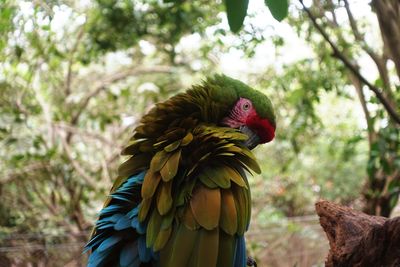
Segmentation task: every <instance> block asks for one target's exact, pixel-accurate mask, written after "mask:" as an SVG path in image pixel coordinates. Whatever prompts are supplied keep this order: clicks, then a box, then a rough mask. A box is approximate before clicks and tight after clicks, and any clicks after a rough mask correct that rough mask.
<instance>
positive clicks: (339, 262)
mask: <svg viewBox="0 0 400 267" xmlns="http://www.w3.org/2000/svg"><path fill="white" fill-rule="evenodd" d="M315 208H316V211H317V213H318V216H319V217H320V224H321V226H322V228H323V229H324V231H325V233H326V235H327V237H328V239H329V246H330V250H329V255H328V257H327V260H326V263H325V266H327V267H333V266H393V267H394V266H399V264H400V256H399V255H400V254H399V252H400V217H396V218H392V219H388V218H384V217H379V216H369V215H367V214H365V213H362V212H359V211H355V210H352V209H350V208H348V207H343V206H340V205H337V204H335V203H331V202H329V201H325V200H321V201H318V202H317V203H316V205H315ZM377 244H378V245H377Z"/></svg>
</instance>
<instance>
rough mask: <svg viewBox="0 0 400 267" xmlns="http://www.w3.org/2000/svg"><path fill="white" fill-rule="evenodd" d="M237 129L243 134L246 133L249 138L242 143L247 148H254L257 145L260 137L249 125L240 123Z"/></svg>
mask: <svg viewBox="0 0 400 267" xmlns="http://www.w3.org/2000/svg"><path fill="white" fill-rule="evenodd" d="M239 131H241V132H242V133H244V134H245V135H247V136H248V137H249V138H248V139H247V140H246V141H245V142H244V145H245V146H246V147H247V148H248V149H250V150H251V149H253V148H255V147H256V146H257V145H259V144H260V141H261V139H260V137H259V136H258V135H257V134H256V133H255V132H253V131H252V130H251V129H250V128H249V127H247V126H246V125H242V126H240V127H239Z"/></svg>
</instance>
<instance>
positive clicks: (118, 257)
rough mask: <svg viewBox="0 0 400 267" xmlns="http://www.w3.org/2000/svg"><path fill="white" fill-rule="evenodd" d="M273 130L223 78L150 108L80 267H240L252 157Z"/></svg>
mask: <svg viewBox="0 0 400 267" xmlns="http://www.w3.org/2000/svg"><path fill="white" fill-rule="evenodd" d="M275 129H276V122H275V114H274V109H273V106H272V103H271V101H270V100H269V98H268V97H267V96H266V95H265V94H263V93H261V92H260V91H258V90H256V89H253V88H252V87H250V86H248V85H246V84H245V83H243V82H241V81H239V80H237V79H234V78H231V77H229V76H226V75H223V74H215V75H211V76H208V77H206V78H205V79H204V80H203V81H202V82H201V83H199V84H196V85H193V86H191V87H190V88H189V89H187V90H186V91H185V92H183V93H179V94H177V95H175V96H173V97H171V98H169V99H168V100H166V101H164V102H160V103H157V104H155V105H154V107H153V108H152V109H151V110H150V111H149V112H148V113H147V114H145V115H144V116H143V117H142V118H141V120H140V121H139V123H138V126H137V127H136V128H135V129H134V131H133V136H132V137H131V139H130V141H129V143H128V144H127V145H126V146H125V147H124V148H123V150H122V152H121V155H125V156H128V157H127V160H126V161H125V162H123V163H122V164H121V165H120V166H119V168H118V176H117V177H116V179H115V182H114V184H113V186H112V188H111V191H110V194H109V195H108V197H107V199H106V202H105V204H104V206H103V208H102V210H101V211H100V212H99V217H98V220H97V221H96V224H95V226H94V229H93V232H92V235H91V237H90V240H89V241H88V243H87V244H86V246H85V252H88V251H90V254H89V257H88V264H87V266H89V267H95V266H121V267H145V266H149V267H150V266H151V267H153V266H159V267H217V266H218V267H244V266H246V264H247V263H246V262H247V255H246V244H245V238H244V234H245V232H246V231H247V230H248V228H249V224H250V215H251V195H250V188H249V182H248V179H247V174H251V173H252V171H253V172H255V173H261V170H260V166H259V165H258V163H257V161H256V159H255V156H254V155H253V152H252V149H253V148H255V147H256V146H257V145H259V144H264V143H267V142H270V141H271V140H273V139H274V137H275Z"/></svg>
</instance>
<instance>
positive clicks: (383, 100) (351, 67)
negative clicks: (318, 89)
mask: <svg viewBox="0 0 400 267" xmlns="http://www.w3.org/2000/svg"><path fill="white" fill-rule="evenodd" d="M299 2H300V4H301V5H302V6H303V10H304V11H305V12H306V13H307V15H308V17H309V18H310V19H311V21H312V23H313V25H314V26H315V28H316V29H317V30H318V32H319V33H320V34H321V35H322V37H323V38H324V39H325V41H326V42H328V43H329V45H330V46H331V48H332V50H333V53H334V56H335V57H337V58H338V59H340V60H341V61H342V62H343V64H344V65H345V66H346V67H347V68H348V69H349V70H350V71H351V72H353V74H354V75H355V76H356V77H357V78H358V79H360V81H361V82H362V83H364V84H365V85H366V86H368V88H369V89H370V90H371V91H373V92H374V93H375V95H376V97H377V98H378V99H379V101H380V102H381V103H382V105H383V106H384V107H385V109H386V111H387V112H388V113H389V115H390V117H391V118H392V119H393V120H394V121H395V122H396V123H397V124H400V115H399V114H398V113H397V112H396V110H395V109H394V108H393V107H392V105H391V104H390V102H389V101H388V100H387V99H386V98H385V96H384V95H383V94H382V93H381V92H380V90H379V89H378V88H377V87H376V86H374V85H373V84H371V83H370V82H369V81H368V80H367V79H366V78H365V77H364V76H363V75H361V73H360V72H359V71H358V69H357V68H356V67H355V66H354V65H353V64H352V63H351V62H350V61H349V60H348V59H347V58H346V56H345V55H344V54H343V53H342V52H341V51H340V50H339V49H338V47H337V46H336V45H335V44H334V43H333V42H332V40H331V39H330V38H329V36H328V34H327V33H326V32H325V30H324V29H323V28H322V27H321V26H320V25H319V24H318V22H317V20H316V18H315V17H314V16H313V14H312V13H311V11H310V10H309V9H308V8H307V7H306V6H305V5H304V3H303V0H299Z"/></svg>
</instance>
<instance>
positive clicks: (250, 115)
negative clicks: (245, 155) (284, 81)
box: [206, 75, 276, 149]
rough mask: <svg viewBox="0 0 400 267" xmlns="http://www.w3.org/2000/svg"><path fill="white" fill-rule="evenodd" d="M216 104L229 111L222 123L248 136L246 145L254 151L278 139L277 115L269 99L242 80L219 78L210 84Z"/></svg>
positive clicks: (221, 118)
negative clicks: (259, 146)
mask: <svg viewBox="0 0 400 267" xmlns="http://www.w3.org/2000/svg"><path fill="white" fill-rule="evenodd" d="M206 84H207V85H208V88H209V89H211V90H210V93H211V97H212V99H213V102H214V103H216V104H217V103H218V104H220V105H219V106H220V107H221V109H224V110H225V112H221V113H220V114H223V115H222V116H221V117H220V118H218V120H219V121H218V123H219V124H221V125H223V126H228V127H231V128H235V129H239V130H240V131H241V132H242V133H244V134H246V135H248V137H249V138H248V139H247V141H246V142H245V145H246V146H247V147H248V148H250V149H253V148H254V147H256V146H257V145H258V144H263V143H267V142H270V141H271V140H272V139H274V137H275V128H276V123H275V114H274V111H273V107H272V104H271V101H270V100H269V98H268V97H267V96H266V95H264V94H263V93H261V92H260V91H257V90H255V89H253V88H251V87H250V86H248V85H246V84H244V83H242V82H241V81H239V80H236V79H232V78H230V77H227V76H225V75H215V76H213V77H211V78H208V79H207V81H206Z"/></svg>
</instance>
